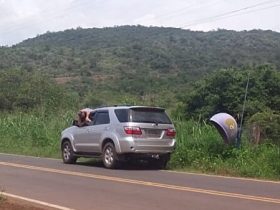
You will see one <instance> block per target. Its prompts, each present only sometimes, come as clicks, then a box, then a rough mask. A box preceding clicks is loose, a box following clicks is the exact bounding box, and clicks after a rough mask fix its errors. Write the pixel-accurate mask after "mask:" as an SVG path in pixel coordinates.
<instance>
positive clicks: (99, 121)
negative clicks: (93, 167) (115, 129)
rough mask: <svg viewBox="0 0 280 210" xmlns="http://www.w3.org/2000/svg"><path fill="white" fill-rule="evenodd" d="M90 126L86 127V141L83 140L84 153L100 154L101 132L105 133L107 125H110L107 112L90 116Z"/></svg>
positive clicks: (103, 111)
mask: <svg viewBox="0 0 280 210" xmlns="http://www.w3.org/2000/svg"><path fill="white" fill-rule="evenodd" d="M91 117H92V120H93V121H92V125H90V126H87V129H88V131H87V133H86V140H85V142H84V143H85V145H87V146H86V147H85V150H84V151H85V152H93V153H100V152H101V151H100V142H101V140H102V139H101V137H102V134H103V132H106V129H107V127H108V125H109V124H110V118H109V113H108V110H101V111H96V112H95V113H94V114H91Z"/></svg>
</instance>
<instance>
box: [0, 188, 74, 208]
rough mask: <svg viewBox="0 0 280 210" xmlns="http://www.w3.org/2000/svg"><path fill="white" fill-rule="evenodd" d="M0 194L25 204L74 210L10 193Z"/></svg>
mask: <svg viewBox="0 0 280 210" xmlns="http://www.w3.org/2000/svg"><path fill="white" fill-rule="evenodd" d="M0 194H1V195H3V196H7V197H11V198H15V199H19V200H23V201H27V202H30V203H36V204H39V205H41V206H46V207H50V208H55V209H59V210H74V209H71V208H68V207H64V206H59V205H56V204H52V203H47V202H44V201H39V200H35V199H31V198H26V197H22V196H19V195H14V194H11V193H6V192H1V193H0Z"/></svg>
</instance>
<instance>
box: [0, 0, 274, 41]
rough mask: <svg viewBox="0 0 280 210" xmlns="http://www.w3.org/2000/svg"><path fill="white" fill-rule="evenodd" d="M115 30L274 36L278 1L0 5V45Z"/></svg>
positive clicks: (4, 0)
mask: <svg viewBox="0 0 280 210" xmlns="http://www.w3.org/2000/svg"><path fill="white" fill-rule="evenodd" d="M121 25H144V26H160V27H175V28H183V29H190V30H194V31H212V30H217V29H228V30H236V31H242V30H252V29H263V30H273V31H277V32H280V0H0V46H11V45H14V44H17V43H19V42H21V41H23V40H25V39H28V38H33V37H36V36H37V35H40V34H44V33H46V32H47V31H49V32H56V31H63V30H66V29H71V28H77V27H82V28H102V27H111V26H121Z"/></svg>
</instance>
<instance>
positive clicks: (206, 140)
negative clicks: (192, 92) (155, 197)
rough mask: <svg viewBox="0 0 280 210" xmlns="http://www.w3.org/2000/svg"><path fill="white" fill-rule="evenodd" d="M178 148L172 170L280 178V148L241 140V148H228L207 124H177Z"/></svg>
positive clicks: (171, 163)
mask: <svg viewBox="0 0 280 210" xmlns="http://www.w3.org/2000/svg"><path fill="white" fill-rule="evenodd" d="M176 129H177V132H178V135H177V149H176V151H175V153H174V154H173V156H172V159H171V161H170V163H169V167H170V168H172V169H188V170H196V171H202V172H208V173H209V172H210V173H215V174H222V175H233V176H245V177H259V178H271V179H280V161H279V160H280V148H279V147H278V146H276V145H273V144H269V143H267V144H261V145H251V144H249V143H248V141H247V139H246V138H243V139H242V142H243V143H242V147H241V148H240V149H237V148H235V147H234V146H230V145H225V144H224V143H223V141H222V139H221V137H220V136H219V134H218V132H217V131H216V129H215V128H214V127H213V126H211V125H208V124H206V123H203V124H200V123H196V122H192V121H187V122H185V121H179V122H176Z"/></svg>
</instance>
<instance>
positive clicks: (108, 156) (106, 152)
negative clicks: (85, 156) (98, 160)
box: [102, 142, 118, 169]
mask: <svg viewBox="0 0 280 210" xmlns="http://www.w3.org/2000/svg"><path fill="white" fill-rule="evenodd" d="M102 161H103V164H104V166H105V168H109V169H114V168H116V167H117V165H118V155H117V153H116V149H115V146H114V144H113V143H111V142H108V143H106V144H105V146H104V148H103V151H102Z"/></svg>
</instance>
